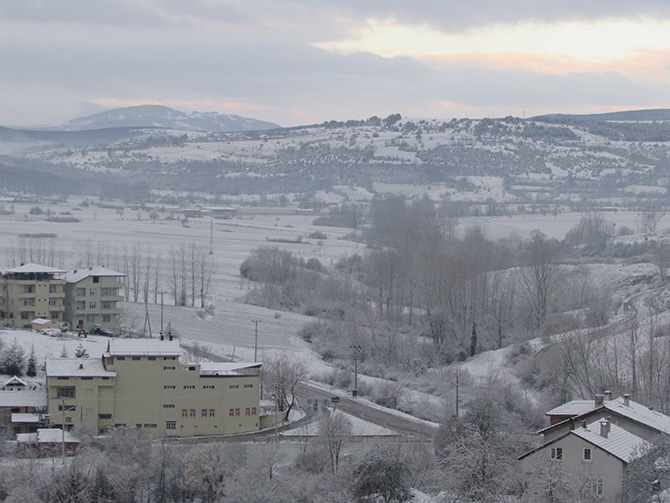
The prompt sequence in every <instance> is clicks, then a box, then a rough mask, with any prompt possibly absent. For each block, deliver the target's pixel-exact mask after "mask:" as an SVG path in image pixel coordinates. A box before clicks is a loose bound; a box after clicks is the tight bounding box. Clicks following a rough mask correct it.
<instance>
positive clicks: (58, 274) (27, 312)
mask: <svg viewBox="0 0 670 503" xmlns="http://www.w3.org/2000/svg"><path fill="white" fill-rule="evenodd" d="M65 272H66V271H63V270H60V269H54V268H52V267H47V266H43V265H39V264H23V265H21V266H20V267H14V268H12V269H7V270H5V271H2V273H1V275H0V285H1V287H0V288H1V289H2V292H0V293H1V295H0V320H1V321H2V322H4V323H8V324H10V325H12V326H14V327H17V328H28V329H29V328H31V327H32V326H31V323H30V322H31V321H32V320H34V319H35V318H46V319H48V320H51V321H52V322H54V323H61V322H62V321H63V311H64V305H63V300H64V298H65V292H64V288H63V287H64V286H65V279H63V277H62V276H63V275H64V274H65Z"/></svg>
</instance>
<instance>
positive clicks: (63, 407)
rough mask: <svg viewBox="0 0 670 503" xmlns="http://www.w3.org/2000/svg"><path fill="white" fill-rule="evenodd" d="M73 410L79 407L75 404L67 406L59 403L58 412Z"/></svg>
mask: <svg viewBox="0 0 670 503" xmlns="http://www.w3.org/2000/svg"><path fill="white" fill-rule="evenodd" d="M73 410H77V407H76V406H75V405H65V406H63V405H59V406H58V412H63V411H66V412H67V411H73Z"/></svg>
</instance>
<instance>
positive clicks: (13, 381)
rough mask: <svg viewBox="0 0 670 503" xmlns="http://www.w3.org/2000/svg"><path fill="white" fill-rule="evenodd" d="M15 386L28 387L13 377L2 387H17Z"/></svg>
mask: <svg viewBox="0 0 670 503" xmlns="http://www.w3.org/2000/svg"><path fill="white" fill-rule="evenodd" d="M17 385H19V386H28V383H27V382H26V381H24V380H23V379H19V378H18V377H16V376H14V377H12V378H11V379H10V380H9V381H7V382H6V383H5V384H4V386H17Z"/></svg>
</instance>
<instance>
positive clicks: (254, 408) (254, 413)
mask: <svg viewBox="0 0 670 503" xmlns="http://www.w3.org/2000/svg"><path fill="white" fill-rule="evenodd" d="M251 415H252V416H255V415H256V407H252V408H251Z"/></svg>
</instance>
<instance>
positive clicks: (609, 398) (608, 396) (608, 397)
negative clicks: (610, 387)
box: [605, 391, 612, 402]
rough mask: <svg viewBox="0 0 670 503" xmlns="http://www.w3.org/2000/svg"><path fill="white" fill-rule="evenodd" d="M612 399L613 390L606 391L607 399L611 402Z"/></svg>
mask: <svg viewBox="0 0 670 503" xmlns="http://www.w3.org/2000/svg"><path fill="white" fill-rule="evenodd" d="M611 399H612V392H611V391H605V401H606V402H609V401H610V400H611Z"/></svg>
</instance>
